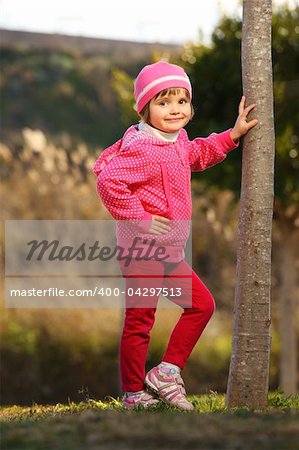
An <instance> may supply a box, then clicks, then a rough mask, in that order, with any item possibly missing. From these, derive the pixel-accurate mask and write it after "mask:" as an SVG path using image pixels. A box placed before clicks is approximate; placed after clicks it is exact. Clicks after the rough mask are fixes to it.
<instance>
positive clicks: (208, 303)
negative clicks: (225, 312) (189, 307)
mask: <svg viewBox="0 0 299 450" xmlns="http://www.w3.org/2000/svg"><path fill="white" fill-rule="evenodd" d="M195 308H196V309H197V310H198V312H199V313H200V314H204V315H205V316H206V317H207V318H210V317H212V315H213V314H214V312H215V310H216V303H215V300H214V297H213V296H212V294H211V293H209V294H208V295H206V296H205V298H204V299H199V300H198V302H197V303H196V305H195Z"/></svg>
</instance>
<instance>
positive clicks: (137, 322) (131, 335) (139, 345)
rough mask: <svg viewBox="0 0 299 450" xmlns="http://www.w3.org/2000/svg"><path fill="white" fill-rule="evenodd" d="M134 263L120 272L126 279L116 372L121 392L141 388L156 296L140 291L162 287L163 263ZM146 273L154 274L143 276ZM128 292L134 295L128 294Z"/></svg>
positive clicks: (134, 390) (143, 387) (153, 318)
mask: <svg viewBox="0 0 299 450" xmlns="http://www.w3.org/2000/svg"><path fill="white" fill-rule="evenodd" d="M136 264H137V265H135V264H132V267H131V268H130V270H129V272H128V271H126V274H125V275H124V276H125V278H126V309H125V316H124V323H123V331H122V336H121V341H120V372H121V383H122V390H123V391H124V392H136V391H141V390H143V389H145V384H144V378H145V363H146V357H147V351H148V345H149V340H150V331H151V329H152V327H153V325H154V321H155V312H156V306H157V302H158V296H156V295H155V296H148V297H146V296H144V295H142V294H143V293H144V289H145V288H148V289H150V288H151V287H153V288H157V287H159V286H160V287H162V285H163V275H164V273H163V272H164V266H163V264H162V263H161V262H157V261H148V262H142V261H140V262H138V263H136ZM123 273H124V272H123ZM150 274H152V275H155V276H156V277H155V278H147V277H148V275H150ZM133 275H136V277H133ZM143 275H144V276H143ZM130 276H131V277H132V278H130ZM157 276H158V277H157ZM160 276H161V277H160ZM129 289H130V291H129ZM138 289H140V292H141V295H139V293H138ZM132 292H134V293H135V295H132ZM148 292H150V291H148ZM153 292H154V291H153ZM139 306H142V307H139Z"/></svg>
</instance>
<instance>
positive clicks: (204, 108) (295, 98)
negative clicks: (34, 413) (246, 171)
mask: <svg viewBox="0 0 299 450" xmlns="http://www.w3.org/2000/svg"><path fill="white" fill-rule="evenodd" d="M241 15H242V8H241V4H240V2H238V1H237V0H235V1H234V0H223V1H221V0H218V1H217V0H214V1H213V0H209V1H201V0H197V1H189V0H185V1H184V3H182V2H176V1H172V2H170V1H167V0H162V1H159V2H158V1H156V0H154V1H153V0H152V1H146V0H144V1H140V0H139V1H138V2H137V1H123V2H115V1H112V0H110V1H109V2H104V1H103V2H102V1H100V2H99V1H97V2H93V1H88V0H85V1H84V2H83V1H76V2H74V1H72V2H70V1H68V0H60V1H59V2H58V1H53V0H52V1H51V2H48V1H45V0H44V1H43V2H40V1H39V2H37V1H27V2H23V1H20V0H19V1H17V0H2V2H1V5H0V28H1V30H0V34H1V42H0V50H1V63H2V64H1V82H0V89H1V142H0V161H1V172H0V173H1V181H2V190H1V193H2V195H1V203H2V204H1V211H2V217H3V222H2V223H4V220H7V219H15V220H16V219H18V220H26V219H36V220H42V219H48V220H54V219H60V220H61V219H72V220H76V219H80V220H84V219H85V220H98V219H111V218H110V216H109V214H108V213H107V211H106V210H105V209H104V207H103V206H102V204H101V203H100V201H99V198H98V196H97V193H96V179H95V176H94V175H93V173H92V172H91V169H92V166H93V164H94V161H95V159H96V158H97V157H98V156H99V154H100V152H101V151H102V150H103V148H105V146H107V145H109V144H111V143H113V142H114V141H116V140H117V139H119V138H120V137H121V136H122V134H123V132H124V131H125V129H126V128H127V127H128V126H129V125H131V124H133V123H137V122H138V117H137V115H136V113H135V112H134V110H133V95H132V88H133V79H134V78H135V77H136V75H137V73H138V72H139V70H140V69H141V68H142V67H143V66H144V65H145V64H149V63H151V62H154V61H157V60H159V59H165V60H168V61H169V62H173V63H177V64H180V65H182V66H183V67H184V68H185V70H186V71H187V73H188V74H189V76H190V78H191V81H192V84H193V90H194V98H193V104H194V108H195V112H196V114H195V117H194V119H193V120H192V122H191V123H190V124H189V125H188V126H187V131H188V133H189V137H190V138H194V137H196V136H207V135H208V134H210V133H211V132H213V131H216V132H220V131H223V130H224V129H226V128H229V127H231V126H232V125H233V124H234V121H235V119H236V116H237V107H238V103H239V101H240V98H241V95H242V85H241V65H240V64H241V63H240V44H241V37H242V34H241V25H242V24H241ZM298 19H299V5H298V2H297V1H293V0H292V1H289V2H282V1H274V15H273V73H274V94H275V130H276V167H275V177H276V181H275V204H274V223H273V271H272V350H271V367H270V388H271V389H277V388H284V386H282V381H281V380H282V377H281V374H282V373H283V371H288V370H294V365H293V366H292V368H291V367H285V363H284V366H283V364H282V361H285V360H284V359H283V358H282V354H283V351H289V352H290V351H292V352H293V353H294V355H293V358H294V359H295V360H296V361H297V362H298V353H297V352H296V345H295V346H293V347H292V349H290V348H289V349H286V348H283V342H286V341H285V340H284V338H283V336H286V334H288V333H289V334H290V333H291V336H295V340H296V342H297V343H298V323H299V320H298V319H299V313H298V297H299V295H298V293H299V286H298V269H299V267H298V266H299V245H298V242H299V231H298V230H299V218H298V211H299V201H298V200H299V186H298V184H299V176H298V175H299V171H298V169H299V153H298V152H299V149H298V140H299V129H298V123H299V112H298V104H299V25H298V24H299V21H298ZM241 155H242V152H241V148H240V149H238V150H237V151H234V152H232V153H231V154H230V156H229V158H227V160H226V161H225V163H224V164H221V165H218V166H216V167H213V168H211V169H209V170H207V171H205V172H204V173H201V174H193V175H192V196H193V220H192V232H193V267H194V269H195V270H196V271H197V273H198V274H199V276H200V277H201V278H202V279H203V281H204V282H205V283H206V284H207V285H208V287H209V288H210V290H211V291H212V292H213V294H214V297H215V299H216V304H217V312H216V313H215V315H214V316H213V318H212V320H211V321H210V323H209V325H208V327H207V329H206V331H205V333H204V335H203V336H202V338H201V340H200V341H199V343H198V344H197V346H196V347H195V349H194V351H193V353H192V355H191V358H190V360H189V362H188V364H187V366H186V368H185V370H184V379H185V381H186V386H187V389H188V392H190V393H196V394H200V393H205V392H209V391H210V390H212V391H218V392H225V390H226V383H227V377H228V368H229V360H230V351H231V335H232V323H233V302H234V286H235V265H236V237H237V225H238V199H239V193H240V180H241ZM20 228H21V224H20ZM20 232H21V229H20ZM0 240H1V266H2V269H3V271H2V273H3V272H4V225H2V227H1V234H0ZM2 279H3V277H2ZM3 281H4V280H3ZM3 285H4V284H3V283H2V286H3ZM290 302H291V303H292V305H293V306H292V308H293V309H292V310H291V312H292V315H293V318H294V317H295V320H293V321H290V322H289V323H294V325H292V327H291V328H292V329H289V328H290V327H288V322H286V321H285V320H284V321H283V320H282V318H283V317H284V314H285V311H286V305H288V304H289V303H290ZM179 314H180V311H179V310H178V309H170V308H167V309H159V310H158V311H157V318H156V323H155V327H154V329H153V331H152V339H151V344H150V349H149V354H148V362H147V364H148V368H150V367H152V366H153V365H156V364H157V363H158V362H159V361H160V358H161V356H162V354H163V352H164V349H165V347H166V345H167V339H168V338H169V335H170V332H171V330H172V328H173V326H174V324H175V322H176V320H177V318H178V316H179ZM122 319H123V311H122V310H118V309H112V308H111V309H77V310H76V309H74V310H71V309H7V308H5V302H4V289H3V288H2V289H1V318H0V321H1V322H0V323H1V330H0V338H1V344H0V345H1V348H0V350H1V399H2V404H3V405H8V404H20V405H26V404H27V405H30V404H32V402H37V403H38V402H43V403H56V402H67V401H68V400H69V399H70V400H73V401H79V400H85V399H87V398H95V399H104V398H105V397H106V396H114V397H116V396H118V395H120V393H121V392H120V383H119V372H118V345H119V339H120V333H121V324H122ZM284 347H285V344H284ZM295 370H296V371H297V368H295ZM298 378H299V375H298V371H297V372H296V379H297V382H298ZM292 389H293V390H294V389H297V385H296V387H293V388H292Z"/></svg>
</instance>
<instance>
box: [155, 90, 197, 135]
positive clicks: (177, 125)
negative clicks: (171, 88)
mask: <svg viewBox="0 0 299 450" xmlns="http://www.w3.org/2000/svg"><path fill="white" fill-rule="evenodd" d="M149 119H150V124H151V125H152V126H153V127H155V128H158V130H161V131H164V132H165V133H175V132H176V131H179V130H180V129H181V128H183V127H184V126H185V125H187V123H188V122H189V120H190V119H191V103H190V100H189V99H188V97H187V96H186V91H185V90H184V89H179V90H178V93H177V94H170V95H167V96H164V97H158V98H153V99H152V100H151V101H150V104H149Z"/></svg>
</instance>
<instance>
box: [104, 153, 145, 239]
mask: <svg viewBox="0 0 299 450" xmlns="http://www.w3.org/2000/svg"><path fill="white" fill-rule="evenodd" d="M139 152H140V150H139V149H137V150H136V149H132V148H127V149H123V150H122V151H121V153H120V154H119V155H118V156H116V157H115V158H113V160H112V161H110V162H109V164H108V165H107V166H106V167H105V168H104V169H103V170H102V171H101V172H100V173H99V174H98V177H97V192H98V194H99V196H100V198H101V200H102V202H103V204H104V206H105V207H106V208H107V210H108V211H109V212H110V214H111V215H112V217H113V218H114V219H115V220H130V221H136V222H137V224H138V227H139V228H141V229H142V230H143V231H148V229H149V228H150V226H151V221H152V215H151V214H150V213H148V212H147V211H145V209H144V207H143V205H142V203H141V201H140V199H139V198H138V196H137V195H136V194H134V186H137V185H138V184H142V183H145V182H146V181H147V178H148V170H147V167H146V165H139V166H138V159H139V156H140V155H139V154H138V153H139Z"/></svg>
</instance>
